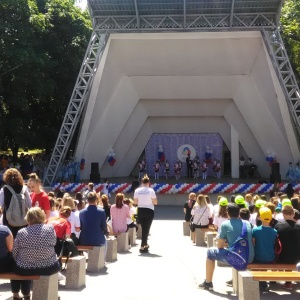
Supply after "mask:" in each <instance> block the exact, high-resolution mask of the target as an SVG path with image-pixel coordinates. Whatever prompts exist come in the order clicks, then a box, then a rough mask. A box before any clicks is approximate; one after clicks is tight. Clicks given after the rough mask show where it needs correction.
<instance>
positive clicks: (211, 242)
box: [206, 231, 218, 248]
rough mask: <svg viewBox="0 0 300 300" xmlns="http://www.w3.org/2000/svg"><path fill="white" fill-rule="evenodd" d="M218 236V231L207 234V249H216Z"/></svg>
mask: <svg viewBox="0 0 300 300" xmlns="http://www.w3.org/2000/svg"><path fill="white" fill-rule="evenodd" d="M217 235H218V232H217V231H209V232H206V243H207V248H210V247H214V239H215V237H216V236H217Z"/></svg>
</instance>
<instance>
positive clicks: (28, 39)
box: [0, 0, 91, 151]
mask: <svg viewBox="0 0 300 300" xmlns="http://www.w3.org/2000/svg"><path fill="white" fill-rule="evenodd" d="M74 2H75V1H74V0H1V1H0V136H1V139H0V146H1V147H4V148H7V147H10V148H12V150H15V151H16V149H18V148H19V146H22V147H40V148H46V149H48V150H49V149H50V148H51V147H53V145H54V143H55V139H56V136H57V132H58V130H59V127H60V125H61V122H62V119H63V116H64V114H65V110H66V107H67V105H68V102H69V99H70V96H71V93H72V90H73V87H74V84H75V81H76V77H77V75H78V71H79V69H80V65H81V63H82V59H83V57H84V53H85V50H86V46H87V43H88V40H89V38H90V34H91V22H90V18H89V15H88V13H87V12H82V11H81V10H80V9H79V8H77V7H76V6H75V5H74Z"/></svg>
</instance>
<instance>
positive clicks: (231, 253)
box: [227, 222, 249, 271]
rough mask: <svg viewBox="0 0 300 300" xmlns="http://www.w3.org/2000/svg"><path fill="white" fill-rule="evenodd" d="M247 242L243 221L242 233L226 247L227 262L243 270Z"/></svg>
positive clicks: (246, 262) (247, 250) (247, 253)
mask: <svg viewBox="0 0 300 300" xmlns="http://www.w3.org/2000/svg"><path fill="white" fill-rule="evenodd" d="M248 258H249V242H248V232H247V225H246V222H243V228H242V233H241V234H240V236H239V237H238V238H237V239H236V240H235V242H234V243H233V244H232V246H231V247H230V248H229V249H228V254H227V262H228V263H229V264H230V265H231V266H232V267H233V268H234V269H236V270H238V271H244V270H246V268H247V265H248Z"/></svg>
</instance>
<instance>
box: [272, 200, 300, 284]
mask: <svg viewBox="0 0 300 300" xmlns="http://www.w3.org/2000/svg"><path fill="white" fill-rule="evenodd" d="M282 214H283V217H284V221H283V222H278V223H277V224H276V226H275V229H276V230H277V233H278V237H279V239H280V241H281V244H282V252H281V253H280V255H279V259H278V263H283V264H295V265H296V264H297V263H298V262H299V261H300V225H299V224H297V223H296V222H295V220H294V215H295V212H294V209H293V206H291V205H285V206H283V208H282ZM283 287H284V288H285V289H287V290H292V284H291V283H290V282H286V283H285V284H284V285H283Z"/></svg>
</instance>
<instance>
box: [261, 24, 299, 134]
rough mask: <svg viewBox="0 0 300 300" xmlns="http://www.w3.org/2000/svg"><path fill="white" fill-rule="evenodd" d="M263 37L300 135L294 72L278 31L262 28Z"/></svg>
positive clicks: (297, 89)
mask: <svg viewBox="0 0 300 300" xmlns="http://www.w3.org/2000/svg"><path fill="white" fill-rule="evenodd" d="M263 37H264V40H265V43H266V45H267V47H268V50H269V53H270V56H271V59H272V62H273V66H274V68H275V70H276V72H277V76H278V78H279V81H280V83H281V86H282V89H283V91H284V92H285V97H286V100H287V103H288V106H289V110H290V113H291V115H292V118H293V120H294V123H295V124H294V125H295V128H296V131H297V134H298V137H299V136H300V91H299V86H298V84H297V80H296V77H295V74H294V72H293V69H292V66H291V64H290V61H289V58H288V55H287V52H286V50H285V47H284V43H283V41H282V38H281V35H280V32H279V30H278V29H276V30H263Z"/></svg>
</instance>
